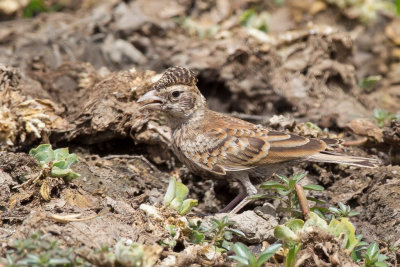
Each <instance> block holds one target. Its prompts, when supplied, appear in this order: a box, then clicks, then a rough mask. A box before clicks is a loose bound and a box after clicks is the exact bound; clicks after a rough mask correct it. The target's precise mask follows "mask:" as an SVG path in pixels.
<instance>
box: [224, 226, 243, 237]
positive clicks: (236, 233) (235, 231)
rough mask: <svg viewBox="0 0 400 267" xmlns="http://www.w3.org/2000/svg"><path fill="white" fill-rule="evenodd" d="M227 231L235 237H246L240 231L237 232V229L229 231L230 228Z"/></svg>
mask: <svg viewBox="0 0 400 267" xmlns="http://www.w3.org/2000/svg"><path fill="white" fill-rule="evenodd" d="M227 231H230V232H232V233H234V234H235V235H237V236H242V237H246V234H245V233H243V232H242V231H240V230H238V229H231V228H229V229H227Z"/></svg>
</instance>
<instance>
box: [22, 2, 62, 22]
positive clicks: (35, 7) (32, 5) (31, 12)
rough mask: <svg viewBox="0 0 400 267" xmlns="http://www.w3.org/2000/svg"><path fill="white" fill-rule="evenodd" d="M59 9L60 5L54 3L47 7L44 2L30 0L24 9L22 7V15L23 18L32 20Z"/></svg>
mask: <svg viewBox="0 0 400 267" xmlns="http://www.w3.org/2000/svg"><path fill="white" fill-rule="evenodd" d="M58 2H59V1H58ZM61 9H62V5H60V4H58V3H55V4H53V5H51V6H47V5H46V2H45V1H44V0H31V1H30V2H29V4H28V5H27V6H26V7H24V9H23V13H24V18H32V17H34V16H36V15H37V14H39V13H43V12H54V11H58V10H61Z"/></svg>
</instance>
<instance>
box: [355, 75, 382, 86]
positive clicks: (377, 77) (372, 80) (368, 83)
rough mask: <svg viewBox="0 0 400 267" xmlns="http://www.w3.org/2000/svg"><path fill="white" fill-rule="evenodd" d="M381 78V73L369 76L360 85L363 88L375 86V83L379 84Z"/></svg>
mask: <svg viewBox="0 0 400 267" xmlns="http://www.w3.org/2000/svg"><path fill="white" fill-rule="evenodd" d="M381 79H382V76H381V75H372V76H368V77H366V78H365V79H364V80H362V81H361V82H360V83H359V86H360V87H361V88H366V89H369V88H371V87H373V86H374V85H375V84H377V83H378V82H379V81H380V80H381Z"/></svg>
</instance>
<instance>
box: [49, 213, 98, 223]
mask: <svg viewBox="0 0 400 267" xmlns="http://www.w3.org/2000/svg"><path fill="white" fill-rule="evenodd" d="M81 215H82V214H80V213H78V214H69V215H57V214H50V215H47V218H50V219H53V220H55V221H57V222H60V223H69V222H83V221H88V220H92V219H95V218H97V217H100V216H103V215H104V214H96V215H94V216H90V217H86V218H78V217H80V216H81Z"/></svg>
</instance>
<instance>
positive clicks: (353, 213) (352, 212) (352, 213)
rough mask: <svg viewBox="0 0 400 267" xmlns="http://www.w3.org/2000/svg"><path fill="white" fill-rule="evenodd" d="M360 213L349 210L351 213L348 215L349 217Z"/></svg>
mask: <svg viewBox="0 0 400 267" xmlns="http://www.w3.org/2000/svg"><path fill="white" fill-rule="evenodd" d="M359 214H360V213H359V212H357V211H350V212H349V214H348V215H347V216H348V217H353V216H357V215H359Z"/></svg>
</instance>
